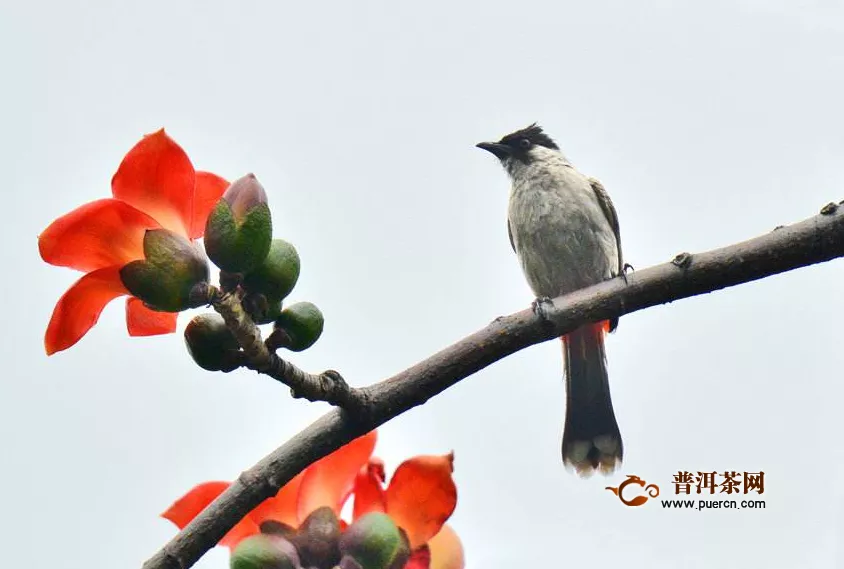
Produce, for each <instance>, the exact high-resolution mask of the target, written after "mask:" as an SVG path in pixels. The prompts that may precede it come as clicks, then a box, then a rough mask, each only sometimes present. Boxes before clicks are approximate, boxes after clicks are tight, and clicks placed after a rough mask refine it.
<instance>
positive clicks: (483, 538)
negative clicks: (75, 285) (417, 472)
mask: <svg viewBox="0 0 844 569" xmlns="http://www.w3.org/2000/svg"><path fill="white" fill-rule="evenodd" d="M399 4H400V3H398V2H386V1H384V2H370V1H366V0H358V1H356V2H345V3H340V2H335V3H319V2H313V3H308V2H296V3H292V2H290V3H270V2H264V3H256V2H217V1H205V2H195V3H183V2H172V1H171V2H164V1H158V0H154V1H148V2H144V3H134V4H133V5H130V4H129V3H117V2H106V1H102V0H100V1H87V2H36V1H33V2H15V3H11V2H7V3H4V4H3V6H2V8H0V61H1V62H2V73H3V76H4V80H3V83H4V87H3V89H2V94H0V98H2V103H3V104H2V105H0V124H2V130H0V156H2V166H3V168H2V169H3V173H4V177H5V180H4V188H5V189H4V195H6V196H7V197H6V200H7V201H6V202H5V207H4V208H3V211H4V214H5V215H4V217H3V223H2V224H0V232H2V240H3V243H4V245H3V247H2V253H0V255H2V262H3V267H4V268H5V272H4V275H5V277H4V278H3V279H2V281H0V287H2V294H0V302H2V306H0V310H2V315H3V319H4V330H5V331H4V332H3V342H2V344H1V345H0V357H2V361H3V362H4V366H3V372H2V380H0V432H2V443H3V447H4V451H3V456H4V459H3V467H2V469H0V485H1V486H2V488H3V489H4V497H3V500H2V511H3V516H2V520H0V535H2V536H3V537H2V541H3V545H4V547H3V551H4V553H3V557H4V565H7V566H9V567H19V566H30V567H68V568H77V567H79V568H84V569H113V568H116V567H124V568H125V567H139V566H140V565H141V563H142V562H143V561H144V560H145V559H147V558H148V557H149V556H151V555H152V554H153V553H154V552H155V551H156V550H157V549H158V548H159V547H161V546H162V545H163V544H164V543H165V542H166V541H167V540H168V539H170V538H171V537H172V536H173V535H174V534H175V528H174V527H173V526H171V525H170V523H169V522H166V521H164V520H162V519H160V518H158V517H157V516H158V514H159V513H160V512H161V511H162V510H164V509H165V508H166V507H167V506H168V505H169V504H170V503H171V502H172V501H173V500H174V499H175V498H177V497H178V496H180V495H181V494H182V493H183V492H185V491H186V490H187V489H189V488H190V487H191V486H193V485H194V484H196V483H197V482H201V481H204V480H210V479H232V478H234V477H236V476H237V475H238V473H239V472H240V471H241V470H242V469H244V468H246V467H248V466H251V465H252V464H253V463H254V462H256V461H257V460H258V459H260V458H261V457H262V456H263V455H264V454H266V453H267V452H269V451H271V450H272V449H273V448H275V447H276V446H278V445H279V444H281V443H282V442H284V441H285V440H286V439H287V438H288V437H290V436H291V435H293V434H294V433H295V432H297V431H298V430H299V429H301V428H302V427H303V426H305V425H306V424H308V423H309V422H310V421H312V420H313V419H315V418H316V417H318V416H319V415H321V414H322V413H323V412H325V411H326V409H327V406H326V405H324V404H308V403H305V402H302V401H299V400H296V401H294V400H291V399H290V398H289V396H288V392H287V389H285V388H284V387H283V386H281V385H279V384H277V383H275V382H273V381H272V380H269V379H267V378H265V377H260V376H258V375H256V374H254V373H252V372H247V371H239V372H235V373H232V374H228V375H223V374H211V373H208V372H205V371H203V370H201V369H199V368H197V367H196V366H195V365H193V364H192V362H191V361H190V359H189V357H188V356H187V354H186V352H185V349H184V347H183V342H182V338H181V334H179V335H172V336H163V337H154V338H144V339H137V338H128V337H127V335H126V331H125V323H124V318H123V304H122V303H121V302H115V303H114V304H113V305H110V306H109V307H108V308H107V310H106V311H105V312H104V314H103V316H102V318H101V321H100V324H98V325H97V327H96V328H95V329H94V330H93V331H92V332H91V333H89V334H88V336H86V337H85V338H84V339H83V340H82V341H81V342H80V343H79V344H78V345H76V346H75V347H73V348H72V349H70V350H68V351H66V352H62V353H59V354H57V355H55V356H53V357H50V358H47V357H46V356H45V355H44V351H43V344H42V342H43V334H44V330H45V327H46V324H47V321H48V319H49V316H50V313H51V311H52V309H53V305H54V303H55V301H56V300H57V299H58V298H59V296H60V295H61V294H62V293H63V292H64V290H65V289H66V288H67V287H68V286H69V285H70V284H71V283H72V282H73V281H74V280H75V279H76V278H78V275H77V274H76V273H74V272H73V271H70V270H67V269H61V268H56V267H51V266H48V265H46V264H44V263H42V262H41V260H40V258H39V256H38V252H37V247H36V236H37V235H38V233H39V232H40V231H41V230H43V229H44V228H45V227H46V226H47V225H48V224H49V223H50V221H52V220H53V219H54V218H56V217H57V216H59V215H61V214H64V213H66V212H67V211H69V210H71V209H72V208H74V207H77V206H79V205H81V204H82V203H84V202H87V201H90V200H94V199H97V198H101V197H105V196H107V195H108V194H109V181H110V179H111V176H112V174H113V173H114V171H115V169H116V168H117V166H118V164H119V163H120V160H121V159H122V157H123V155H124V154H125V153H126V151H127V150H128V149H129V148H131V147H132V145H134V144H135V142H137V141H138V140H139V139H140V138H141V136H142V135H143V134H145V133H149V132H152V131H154V130H157V129H158V128H160V127H162V126H163V127H166V128H167V131H168V133H169V134H170V135H171V136H173V137H174V138H175V139H176V140H177V141H178V142H179V143H180V144H181V145H182V146H183V147H184V148H185V149H186V151H187V152H188V154H189V155H190V157H191V159H192V161H193V163H194V164H195V165H196V167H197V168H199V169H208V170H213V171H214V172H217V173H219V174H221V175H223V176H225V177H228V178H229V179H233V178H236V177H238V176H241V175H243V174H245V173H247V172H254V173H255V174H256V175H257V176H258V178H259V180H260V181H261V182H262V183H263V184H264V186H265V187H266V190H267V193H268V194H269V196H270V204H271V207H272V210H273V215H274V224H275V228H276V236H277V237H283V238H285V239H287V240H289V241H292V242H293V243H294V244H295V245H296V246H297V248H298V250H299V252H300V255H301V257H302V277H301V279H300V281H299V285H298V286H297V288H296V290H295V291H294V293H293V295H292V297H291V300H311V301H313V302H315V303H317V304H318V305H319V306H320V307H321V308H322V310H323V311H324V313H325V315H326V328H325V333H324V335H323V338H322V339H321V340H320V341H319V343H318V344H317V345H316V346H315V347H314V348H313V349H311V350H309V351H307V352H306V353H302V354H297V355H296V356H295V357H294V358H292V359H293V361H295V362H296V363H297V364H299V365H301V366H302V367H304V368H306V369H309V370H314V371H317V370H322V369H325V368H335V369H338V370H340V371H341V372H342V373H343V374H344V376H345V377H346V378H348V380H349V381H350V382H352V383H353V384H355V385H365V384H369V383H372V382H375V381H378V380H380V379H383V378H385V377H387V376H389V375H391V374H393V373H394V372H397V371H399V370H401V369H404V368H405V367H407V366H409V365H411V364H413V363H415V362H417V361H418V360H420V359H421V358H423V357H425V356H427V355H429V354H430V353H432V352H434V351H436V350H438V349H440V348H442V347H444V346H445V345H447V344H449V343H451V342H453V341H455V340H457V339H459V338H461V337H463V336H464V335H466V334H468V333H470V332H473V331H475V330H476V329H478V328H480V327H483V326H484V325H486V324H487V323H488V322H490V321H491V320H492V319H494V318H495V317H496V316H498V315H502V314H507V313H510V312H514V311H517V310H520V309H523V308H525V307H526V306H528V304H529V303H530V301H531V300H532V297H531V293H530V291H529V289H528V287H527V285H526V284H525V283H524V281H523V279H522V276H521V273H520V270H519V266H518V263H517V261H516V258H515V256H514V255H513V253H512V251H511V250H510V246H509V244H508V242H507V234H506V229H505V215H506V203H507V192H508V181H507V178H506V175H505V173H504V172H503V170H502V169H501V168H500V166H499V165H498V164H497V162H496V160H495V159H494V158H493V157H492V156H490V155H489V154H488V153H485V152H483V151H481V150H478V149H476V148H474V144H475V143H476V142H478V141H480V140H485V139H490V138H497V137H500V136H501V135H503V134H506V133H507V132H510V131H512V130H515V129H517V128H520V127H523V126H525V125H527V124H529V123H531V122H533V121H539V122H540V123H541V124H542V125H543V126H544V127H545V128H546V130H547V131H548V132H549V133H550V134H551V135H552V136H554V137H555V138H556V139H557V141H558V142H559V144H560V146H561V147H562V148H563V150H564V152H565V153H566V154H567V155H568V156H569V158H570V159H571V160H572V161H573V163H574V164H576V165H577V167H578V168H579V169H580V170H581V171H583V172H584V173H587V174H589V175H592V176H596V177H598V178H599V179H600V180H601V181H602V182H603V183H604V185H605V186H606V188H607V189H608V191H609V192H610V194H611V195H612V197H613V200H614V201H615V204H616V207H617V209H618V212H619V216H620V219H621V228H622V237H623V241H624V250H625V254H626V256H627V260H628V261H629V262H630V263H632V264H633V265H634V266H636V267H637V268H642V267H646V266H649V265H652V264H656V263H661V262H664V261H667V260H669V259H671V258H672V257H673V256H674V255H675V254H676V253H678V252H681V251H692V252H694V251H702V250H707V249H711V248H715V247H719V246H723V245H727V244H729V243H732V242H735V241H739V240H743V239H746V238H750V237H753V236H756V235H759V234H761V233H765V232H768V231H770V230H772V229H773V228H774V227H775V226H777V225H780V224H786V223H790V222H793V221H798V220H801V219H804V218H806V217H809V216H811V215H814V214H816V213H817V212H818V211H819V209H820V207H821V206H822V205H823V204H825V203H827V202H829V201H831V200H836V201H838V200H840V199H842V198H844V135H842V133H844V113H842V104H844V78H842V77H844V75H842V70H843V69H842V66H843V65H844V8H842V7H841V4H840V3H838V2H833V1H831V0H826V1H822V0H815V1H810V0H803V1H800V2H796V1H790V2H786V1H785V0H781V1H771V0H745V1H733V2H725V1H718V0H712V1H709V2H705V3H700V2H678V1H652V2H647V3H645V2H639V3H633V2H627V1H624V0H617V1H605V2H602V1H594V2H585V1H580V2H574V1H564V2H560V1H557V2H551V1H545V2H503V1H492V0H487V1H485V2H476V3H468V2H467V3H462V4H457V3H453V2H440V1H437V0H431V1H427V2H417V3H414V4H413V5H407V4H403V5H399ZM634 4H636V5H635V6H634ZM842 281H844V262H841V261H834V262H831V263H827V264H825V265H822V266H817V267H811V268H808V269H802V270H799V271H795V272H792V273H789V274H786V275H781V276H778V277H774V278H770V279H766V280H763V281H759V282H756V283H752V284H749V285H744V286H740V287H737V288H733V289H730V290H726V291H721V292H717V293H714V294H711V295H706V296H701V297H697V298H694V299H691V300H684V301H681V302H678V303H676V304H672V305H667V306H661V307H656V308H653V309H650V310H647V311H644V312H640V313H637V314H633V315H630V316H627V317H625V318H622V320H621V325H620V327H619V330H618V332H617V333H616V334H614V335H613V336H612V337H611V338H610V339H609V341H608V348H607V351H608V357H609V371H610V382H611V385H612V394H613V400H614V403H615V409H616V414H617V416H618V420H619V424H620V427H621V431H622V435H623V438H624V443H625V463H624V466H623V468H622V470H621V471H620V472H618V473H617V474H616V475H615V476H611V477H609V478H604V477H595V478H592V479H590V480H581V479H578V478H577V477H575V476H574V475H572V474H570V473H568V472H566V471H565V470H564V469H563V467H562V465H561V461H560V451H559V444H560V437H561V431H562V422H563V417H564V391H563V383H562V380H561V365H562V364H561V354H560V346H559V342H549V343H547V344H543V345H541V346H536V347H533V348H530V349H527V350H524V351H522V352H520V353H519V354H516V355H514V356H512V357H510V358H508V359H506V360H504V361H502V362H499V363H497V364H495V365H493V366H491V367H490V368H488V369H486V370H484V371H482V372H480V373H478V374H477V375H475V376H473V377H471V378H469V379H468V380H466V381H464V382H462V383H461V384H459V385H458V386H456V387H455V388H453V389H451V390H449V391H448V392H446V393H444V394H443V395H441V396H439V397H437V398H435V399H433V400H432V401H430V402H429V403H428V404H427V405H425V406H424V407H422V408H417V409H415V410H413V411H411V412H409V413H407V414H405V415H403V416H402V417H400V418H399V419H397V420H395V421H393V422H391V423H389V424H388V425H386V426H385V427H383V428H382V429H381V431H380V433H381V440H380V442H379V451H378V452H379V454H380V455H381V456H383V457H384V458H385V459H386V461H387V463H388V468H390V467H391V466H392V467H394V466H395V465H396V464H397V463H398V462H399V461H400V460H402V459H403V458H405V457H408V456H411V455H414V454H420V453H444V452H448V451H449V450H452V449H453V450H454V452H455V454H456V462H455V468H456V471H455V477H456V479H457V482H458V487H459V503H458V507H457V511H456V513H455V515H454V517H453V518H452V522H453V525H454V527H455V528H456V529H457V531H458V532H459V533H460V535H461V536H462V538H463V540H464V544H465V548H466V552H467V560H468V567H469V568H472V569H481V568H497V567H501V568H504V567H517V566H518V567H538V566H543V567H549V566H550V567H557V566H559V567H563V566H571V567H586V566H589V567H619V566H624V567H636V568H639V567H641V568H674V567H689V568H694V567H707V568H710V567H727V566H730V567H751V568H756V567H759V568H762V567H764V568H792V567H803V568H826V567H834V566H836V559H837V562H838V566H840V565H841V563H842V562H843V561H842V560H843V559H844V551H842V549H841V546H839V545H838V544H837V542H840V541H841V536H842V531H844V490H842V488H844V486H842V478H844V447H842V445H841V433H842V432H844V423H842V419H841V414H842V413H841V406H840V400H841V398H842V396H844V385H842V382H841V379H842V369H844V350H842V349H841V346H842V326H841V318H842V316H841V304H840V302H841V297H842V290H844V288H842ZM188 320H189V316H182V317H181V318H180V325H181V326H182V327H183V326H184V324H185V323H186V322H187V321H188ZM728 469H729V470H737V471H739V472H742V471H751V472H756V471H760V470H761V471H764V472H765V493H764V495H762V496H758V497H761V498H764V499H765V500H766V502H767V507H766V509H764V510H718V511H708V512H695V511H669V510H665V509H663V508H661V507H660V505H659V504H658V503H648V504H646V505H645V506H643V507H640V508H625V507H624V506H623V505H622V504H621V503H620V502H619V501H618V500H617V499H616V498H615V497H614V496H612V494H611V493H610V492H607V491H606V490H605V489H604V487H605V486H616V485H617V484H618V483H619V482H621V481H622V480H623V479H624V475H625V474H636V475H638V476H640V477H642V478H644V479H645V480H647V481H648V482H654V483H656V484H659V485H660V486H661V487H662V492H663V495H662V497H669V498H670V497H673V488H672V485H671V480H672V475H673V474H674V473H676V472H677V471H679V470H691V471H698V470H717V471H724V470H728ZM227 563H228V557H227V551H226V550H224V549H221V548H218V549H216V550H214V551H212V552H211V553H209V554H208V555H206V556H205V557H204V558H203V559H202V561H201V562H200V563H199V564H198V565H197V567H201V568H203V569H212V568H223V567H226V566H227Z"/></svg>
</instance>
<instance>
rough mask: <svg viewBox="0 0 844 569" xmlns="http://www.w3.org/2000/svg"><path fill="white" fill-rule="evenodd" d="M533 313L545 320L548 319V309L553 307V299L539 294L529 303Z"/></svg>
mask: <svg viewBox="0 0 844 569" xmlns="http://www.w3.org/2000/svg"><path fill="white" fill-rule="evenodd" d="M530 307H531V309H532V310H533V313H534V314H536V315H537V316H539V318H540V319H542V320H545V321H546V322H548V321H550V318H549V317H548V311H549V310H550V309H553V308H554V301H552V300H551V299H550V298H548V297H547V296H540V297H538V298H537V299H536V300H534V301H533V302H532V303H531V304H530Z"/></svg>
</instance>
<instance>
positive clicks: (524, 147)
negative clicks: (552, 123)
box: [475, 123, 560, 162]
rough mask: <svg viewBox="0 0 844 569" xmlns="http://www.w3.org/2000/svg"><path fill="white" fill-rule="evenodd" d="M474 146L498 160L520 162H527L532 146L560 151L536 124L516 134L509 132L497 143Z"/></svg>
mask: <svg viewBox="0 0 844 569" xmlns="http://www.w3.org/2000/svg"><path fill="white" fill-rule="evenodd" d="M475 146H477V147H478V148H483V149H484V150H486V151H487V152H491V153H493V154H494V155H495V156H497V157H498V159H499V160H506V159H508V158H516V159H518V160H521V161H522V162H527V161H528V156H529V155H528V153H529V152H530V150H531V149H532V148H533V147H534V146H542V147H544V148H550V149H552V150H559V149H560V147H559V146H557V143H556V142H554V141H553V140H552V139H551V137H550V136H548V135H547V134H545V132H544V131H543V130H542V127H541V126H539V125H538V124H536V123H533V124H532V125H530V126H529V127H526V128H523V129H521V130H517V131H516V132H511V133H510V134H508V135H506V136H504V137H502V138H501V140H499V141H498V142H479V143H478V144H476V145H475Z"/></svg>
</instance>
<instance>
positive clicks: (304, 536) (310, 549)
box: [293, 506, 340, 567]
mask: <svg viewBox="0 0 844 569" xmlns="http://www.w3.org/2000/svg"><path fill="white" fill-rule="evenodd" d="M339 540H340V520H338V519H337V516H336V515H335V514H334V511H333V510H332V509H331V508H329V507H328V506H323V507H322V508H319V509H317V510H314V511H313V512H311V513H310V515H308V517H307V518H305V521H303V522H302V525H300V526H299V533H298V534H297V535H296V537H295V538H294V539H293V543H294V544H295V545H296V549H297V551H298V552H299V557H300V559H301V560H302V565H304V566H305V567H334V566H335V565H337V563H338V562H339V561H340V551H339V549H338V542H339Z"/></svg>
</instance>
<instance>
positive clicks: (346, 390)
mask: <svg viewBox="0 0 844 569" xmlns="http://www.w3.org/2000/svg"><path fill="white" fill-rule="evenodd" d="M207 294H208V302H209V303H210V304H211V305H212V306H213V307H214V310H216V311H217V312H219V313H220V315H221V316H222V317H223V320H225V321H226V325H227V326H228V328H229V330H231V331H232V333H233V334H234V336H235V338H236V339H237V341H238V343H239V344H240V347H241V348H243V359H244V363H243V366H244V367H247V368H249V369H252V370H255V371H257V372H259V373H263V374H265V375H268V376H270V377H272V378H273V379H275V380H278V381H280V382H281V383H283V384H285V385H287V386H288V387H290V392H291V394H292V395H293V397H303V398H305V399H308V400H309V401H326V402H328V403H331V404H332V405H337V406H338V407H343V408H345V409H348V410H349V411H351V412H353V413H361V412H363V411H364V409H365V408H366V395H365V394H364V393H363V392H361V390H359V389H356V388H353V387H349V385H348V384H347V383H346V381H345V380H344V379H343V377H342V376H341V375H340V374H339V373H337V372H336V371H334V370H326V371H324V372H322V373H320V374H313V373H308V372H306V371H303V370H301V369H299V368H298V367H296V366H295V365H293V364H292V363H290V362H288V361H286V360H284V359H282V358H281V357H279V356H278V354H275V353H274V352H273V351H271V350H270V348H269V347H268V346H267V344H266V343H264V341H263V340H262V338H261V330H260V328H258V326H256V325H255V323H254V322H253V320H252V319H251V318H250V317H249V315H248V314H247V313H246V311H245V310H244V309H243V306H242V305H241V300H242V298H241V295H240V293H238V292H227V293H223V292H221V291H219V290H218V289H216V288H214V287H208V291H207Z"/></svg>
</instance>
